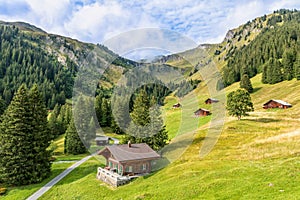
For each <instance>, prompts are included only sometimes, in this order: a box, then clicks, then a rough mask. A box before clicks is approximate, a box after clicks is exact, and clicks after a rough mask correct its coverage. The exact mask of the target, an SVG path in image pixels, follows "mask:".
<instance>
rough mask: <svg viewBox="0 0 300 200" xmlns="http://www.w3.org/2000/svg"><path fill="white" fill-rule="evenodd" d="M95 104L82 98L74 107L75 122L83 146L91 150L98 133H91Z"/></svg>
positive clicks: (86, 98)
mask: <svg viewBox="0 0 300 200" xmlns="http://www.w3.org/2000/svg"><path fill="white" fill-rule="evenodd" d="M93 111H94V102H92V101H91V99H90V98H89V97H83V96H80V97H79V98H78V100H77V101H76V102H75V106H74V112H73V113H74V121H75V125H76V130H77V133H78V135H79V137H80V139H81V140H82V142H83V144H84V145H85V146H86V147H87V148H90V145H91V142H92V141H93V140H94V139H95V137H96V135H95V134H96V133H95V132H89V125H90V121H91V118H93V117H94V116H93Z"/></svg>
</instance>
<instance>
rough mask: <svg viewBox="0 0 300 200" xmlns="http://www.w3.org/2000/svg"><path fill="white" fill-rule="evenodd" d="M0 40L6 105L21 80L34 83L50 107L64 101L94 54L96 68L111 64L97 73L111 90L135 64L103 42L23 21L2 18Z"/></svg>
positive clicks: (0, 84)
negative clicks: (9, 20)
mask: <svg viewBox="0 0 300 200" xmlns="http://www.w3.org/2000/svg"><path fill="white" fill-rule="evenodd" d="M0 41H1V42H0V93H1V94H2V95H1V96H2V98H3V99H4V100H5V101H6V103H7V104H8V103H9V102H10V101H11V99H12V96H13V94H14V92H15V91H16V90H17V88H18V87H19V86H20V85H21V84H23V83H25V84H26V85H27V86H28V87H31V86H32V85H33V84H34V83H37V84H38V85H39V87H40V90H41V91H42V93H43V95H44V97H45V100H46V105H47V107H48V108H49V109H52V108H53V107H54V105H55V104H56V103H59V104H64V103H65V100H66V99H69V98H71V96H72V88H73V84H74V78H75V76H76V74H77V72H78V70H80V68H82V67H83V66H84V65H86V63H87V60H88V59H90V56H91V55H93V54H95V55H94V57H95V59H97V60H98V61H97V62H99V63H101V65H99V64H98V66H97V67H98V68H103V67H105V66H106V65H107V64H111V65H110V67H109V68H108V69H107V70H106V71H104V75H103V77H101V75H99V77H101V81H100V82H101V83H100V85H101V87H102V88H103V89H111V88H112V86H113V85H114V83H115V82H116V81H117V80H118V77H119V76H120V75H121V74H122V72H123V71H124V69H126V68H130V67H133V66H134V65H135V62H133V61H130V60H127V59H125V58H121V57H119V56H118V55H116V54H115V53H113V52H112V51H110V50H109V49H107V48H106V47H104V46H102V45H94V44H88V43H83V42H80V41H77V40H74V39H71V38H67V37H63V36H59V35H53V34H49V33H46V32H45V31H43V30H41V29H40V28H37V27H35V26H32V25H30V24H27V23H23V22H3V21H1V22H0ZM90 62H91V61H90ZM99 79H100V78H99ZM101 87H100V88H101Z"/></svg>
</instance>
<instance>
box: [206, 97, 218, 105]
mask: <svg viewBox="0 0 300 200" xmlns="http://www.w3.org/2000/svg"><path fill="white" fill-rule="evenodd" d="M218 102H219V100H218V99H213V98H208V99H206V100H205V103H206V104H212V103H218Z"/></svg>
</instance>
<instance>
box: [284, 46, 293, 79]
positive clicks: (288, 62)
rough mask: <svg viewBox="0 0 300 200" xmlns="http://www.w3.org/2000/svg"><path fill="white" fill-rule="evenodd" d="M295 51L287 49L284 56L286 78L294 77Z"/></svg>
mask: <svg viewBox="0 0 300 200" xmlns="http://www.w3.org/2000/svg"><path fill="white" fill-rule="evenodd" d="M295 59H296V58H295V53H294V52H293V51H292V50H290V49H287V50H286V51H285V52H284V54H283V56H282V65H283V78H284V80H291V79H292V78H293V77H294V68H293V63H294V62H295Z"/></svg>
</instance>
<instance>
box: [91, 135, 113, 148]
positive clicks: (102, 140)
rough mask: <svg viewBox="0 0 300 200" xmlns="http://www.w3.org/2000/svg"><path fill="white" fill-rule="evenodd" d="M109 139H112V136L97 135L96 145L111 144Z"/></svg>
mask: <svg viewBox="0 0 300 200" xmlns="http://www.w3.org/2000/svg"><path fill="white" fill-rule="evenodd" d="M109 140H110V137H106V136H97V137H96V138H95V141H96V145H97V146H105V145H108V144H109Z"/></svg>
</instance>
